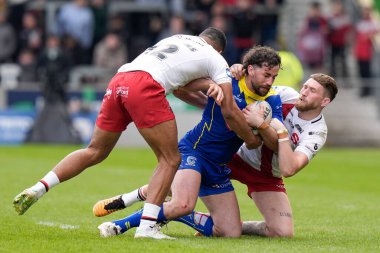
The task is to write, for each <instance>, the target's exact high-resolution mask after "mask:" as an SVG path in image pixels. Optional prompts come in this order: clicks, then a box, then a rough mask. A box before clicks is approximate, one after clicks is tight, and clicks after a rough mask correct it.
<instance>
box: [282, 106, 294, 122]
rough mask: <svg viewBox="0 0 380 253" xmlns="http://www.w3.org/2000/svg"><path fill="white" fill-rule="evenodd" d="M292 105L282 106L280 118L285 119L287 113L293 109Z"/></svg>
mask: <svg viewBox="0 0 380 253" xmlns="http://www.w3.org/2000/svg"><path fill="white" fill-rule="evenodd" d="M293 107H294V104H282V118H283V119H285V118H286V116H288V114H289V112H290V111H291V110H292V109H293Z"/></svg>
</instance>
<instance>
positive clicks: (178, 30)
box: [158, 15, 190, 40]
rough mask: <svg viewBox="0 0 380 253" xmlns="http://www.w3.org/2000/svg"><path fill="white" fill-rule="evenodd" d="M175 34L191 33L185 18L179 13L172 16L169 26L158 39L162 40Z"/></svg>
mask: <svg viewBox="0 0 380 253" xmlns="http://www.w3.org/2000/svg"><path fill="white" fill-rule="evenodd" d="M175 34H190V31H189V30H187V29H186V22H185V20H184V19H183V17H182V16H179V15H172V16H171V17H170V20H169V27H167V28H166V29H164V30H163V31H162V32H161V33H160V35H159V36H158V40H162V39H164V38H167V37H170V36H172V35H175Z"/></svg>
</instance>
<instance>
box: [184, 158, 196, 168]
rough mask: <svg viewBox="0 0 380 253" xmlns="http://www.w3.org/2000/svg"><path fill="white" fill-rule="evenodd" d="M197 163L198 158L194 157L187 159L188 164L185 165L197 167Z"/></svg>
mask: <svg viewBox="0 0 380 253" xmlns="http://www.w3.org/2000/svg"><path fill="white" fill-rule="evenodd" d="M196 162H197V158H196V157H194V156H188V157H187V158H186V164H185V165H188V166H195V163H196Z"/></svg>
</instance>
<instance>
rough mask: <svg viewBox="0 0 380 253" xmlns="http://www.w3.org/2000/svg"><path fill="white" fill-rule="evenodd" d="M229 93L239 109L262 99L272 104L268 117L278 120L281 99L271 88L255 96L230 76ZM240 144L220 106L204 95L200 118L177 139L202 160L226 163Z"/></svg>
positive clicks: (280, 118) (241, 141) (241, 81)
mask: <svg viewBox="0 0 380 253" xmlns="http://www.w3.org/2000/svg"><path fill="white" fill-rule="evenodd" d="M232 92H233V96H234V99H235V102H236V104H237V105H238V107H239V108H240V109H241V110H242V109H244V108H245V107H246V106H247V105H248V104H250V103H252V102H254V101H258V100H261V101H262V100H265V101H267V102H268V103H269V104H270V105H271V107H272V118H277V119H278V120H280V121H281V122H282V104H281V99H280V96H279V95H278V94H277V92H276V91H275V90H273V89H270V90H269V92H268V94H267V95H266V96H258V95H257V94H255V93H253V92H252V91H251V90H249V89H248V87H247V85H246V84H245V78H242V79H240V80H239V81H237V80H235V79H232ZM242 144H243V140H242V139H240V138H239V137H238V136H237V135H236V134H235V132H233V131H231V130H230V129H229V128H228V126H227V123H226V122H225V120H224V117H223V114H222V111H221V108H220V106H218V105H217V104H216V102H215V100H214V99H213V98H211V97H209V98H208V102H207V106H206V108H205V109H204V111H203V115H202V119H201V121H200V122H199V123H198V124H197V125H196V126H195V127H194V128H193V129H192V130H190V131H189V132H187V133H186V135H185V136H184V137H183V138H182V139H181V140H180V142H179V145H180V146H181V145H188V146H191V147H192V148H193V149H194V151H196V152H198V153H199V155H201V156H203V157H204V158H205V159H208V160H211V161H213V162H216V163H219V164H224V163H227V162H229V161H230V160H231V158H232V155H233V154H234V153H236V152H237V150H238V149H239V147H240V146H241V145H242Z"/></svg>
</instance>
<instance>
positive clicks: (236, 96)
mask: <svg viewBox="0 0 380 253" xmlns="http://www.w3.org/2000/svg"><path fill="white" fill-rule="evenodd" d="M234 99H235V100H236V101H238V102H239V103H241V102H242V101H243V99H242V98H241V97H240V94H238V95H234Z"/></svg>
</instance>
